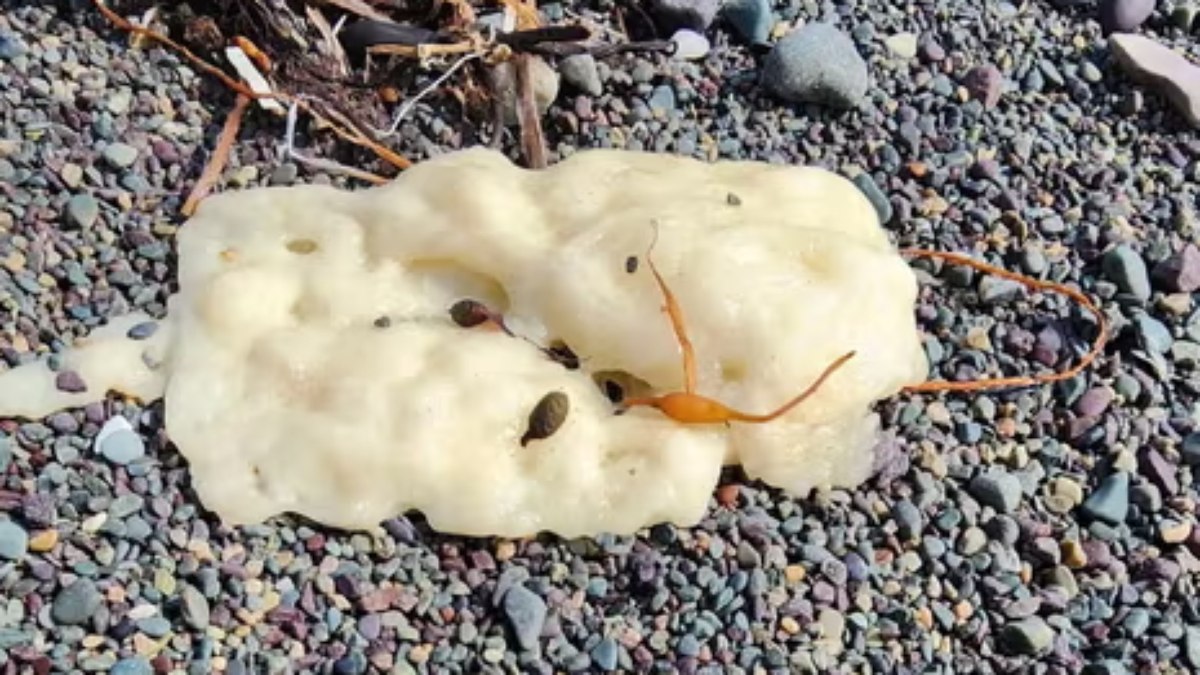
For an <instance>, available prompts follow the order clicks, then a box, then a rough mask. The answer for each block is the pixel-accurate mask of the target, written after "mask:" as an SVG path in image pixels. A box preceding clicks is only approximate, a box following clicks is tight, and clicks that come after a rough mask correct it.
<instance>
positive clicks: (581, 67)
mask: <svg viewBox="0 0 1200 675" xmlns="http://www.w3.org/2000/svg"><path fill="white" fill-rule="evenodd" d="M558 69H559V72H560V73H561V74H562V78H563V80H564V81H565V82H566V83H567V84H569V85H571V86H572V87H575V88H576V89H578V90H579V91H581V92H583V93H585V94H588V95H589V96H599V95H600V94H602V93H604V85H603V84H602V83H601V81H600V71H599V70H598V69H597V68H596V59H595V58H593V57H592V55H591V54H576V55H574V56H568V57H567V58H565V59H563V60H562V61H560V62H559V64H558Z"/></svg>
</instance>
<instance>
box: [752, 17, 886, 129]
mask: <svg viewBox="0 0 1200 675" xmlns="http://www.w3.org/2000/svg"><path fill="white" fill-rule="evenodd" d="M762 82H763V85H764V86H765V87H766V88H767V90H768V91H770V92H771V93H773V94H775V95H776V96H778V97H780V98H782V99H783V100H785V101H789V102H792V103H817V104H822V105H827V106H831V107H834V108H854V107H857V106H858V105H859V104H860V103H862V101H863V100H864V99H865V98H866V95H867V87H868V86H869V83H870V77H869V75H868V73H867V64H866V61H864V60H863V58H862V56H861V55H860V54H859V53H858V50H857V49H856V48H855V46H854V42H853V41H851V40H850V38H849V37H847V36H846V34H845V33H843V32H841V31H840V30H838V29H837V28H835V27H834V26H832V25H830V24H827V23H810V24H805V25H804V26H803V27H801V28H798V29H796V30H793V31H792V32H790V33H788V34H787V35H786V36H784V37H783V39H781V40H780V41H779V42H778V43H777V44H776V45H775V48H774V49H772V50H771V53H770V54H768V55H767V58H766V59H765V61H764V63H763V73H762Z"/></svg>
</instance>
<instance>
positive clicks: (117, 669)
mask: <svg viewBox="0 0 1200 675" xmlns="http://www.w3.org/2000/svg"><path fill="white" fill-rule="evenodd" d="M108 673H109V675H152V673H154V668H153V667H152V666H151V665H150V662H149V661H147V660H146V659H145V658H144V657H141V656H130V657H128V658H124V659H121V660H120V661H117V662H116V663H114V664H113V666H112V670H109V671H108Z"/></svg>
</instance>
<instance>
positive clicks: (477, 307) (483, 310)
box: [450, 300, 491, 328]
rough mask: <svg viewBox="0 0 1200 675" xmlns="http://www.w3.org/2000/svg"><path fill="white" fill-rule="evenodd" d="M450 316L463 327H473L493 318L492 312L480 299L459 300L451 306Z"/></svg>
mask: <svg viewBox="0 0 1200 675" xmlns="http://www.w3.org/2000/svg"><path fill="white" fill-rule="evenodd" d="M450 318H451V319H453V320H454V323H456V324H458V325H460V326H462V327H463V328H472V327H474V326H478V325H479V324H481V323H483V322H485V321H487V320H488V319H490V318H491V312H489V311H488V309H487V307H485V306H484V305H483V303H481V302H479V301H478V300H459V301H458V302H456V303H454V305H453V306H452V307H450Z"/></svg>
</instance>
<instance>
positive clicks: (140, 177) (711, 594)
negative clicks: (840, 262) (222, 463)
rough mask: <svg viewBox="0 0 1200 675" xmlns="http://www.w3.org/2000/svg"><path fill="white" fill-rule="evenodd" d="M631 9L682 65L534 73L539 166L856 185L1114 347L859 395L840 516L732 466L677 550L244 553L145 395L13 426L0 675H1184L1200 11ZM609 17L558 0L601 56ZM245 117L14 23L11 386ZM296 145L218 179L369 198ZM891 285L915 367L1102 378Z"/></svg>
mask: <svg viewBox="0 0 1200 675" xmlns="http://www.w3.org/2000/svg"><path fill="white" fill-rule="evenodd" d="M647 4H649V5H651V6H653V7H655V8H656V10H655V12H656V13H655V17H656V20H657V21H658V22H659V23H660V26H661V27H663V28H664V31H665V33H664V37H668V38H669V37H671V36H672V35H674V36H676V39H677V41H678V42H679V44H680V45H683V46H684V47H686V49H680V50H678V51H676V53H675V54H673V55H672V54H662V53H625V54H617V55H612V56H609V57H606V58H603V59H599V58H593V57H592V56H573V57H570V58H568V59H563V60H560V61H558V62H556V63H555V64H554V67H553V68H551V69H547V71H546V72H545V73H544V74H543V75H542V76H541V77H543V79H544V81H542V82H540V83H536V84H535V88H538V87H541V89H540V91H547V92H550V91H552V92H553V93H554V96H553V100H552V102H550V103H549V104H548V107H547V108H546V110H545V114H544V116H543V121H542V125H543V129H544V131H545V137H546V139H547V142H548V149H549V151H550V154H551V157H552V159H554V158H562V157H566V156H568V155H570V154H571V153H573V152H576V151H579V150H584V149H588V148H624V149H629V150H645V151H653V152H661V153H673V154H680V155H686V156H692V157H696V158H700V159H705V160H708V161H716V160H724V159H751V160H760V161H765V162H771V163H777V164H794V165H812V166H821V167H825V168H827V169H830V170H833V171H837V172H839V173H841V174H843V175H845V176H846V177H848V178H850V179H851V180H853V182H854V183H855V184H856V185H857V186H858V187H859V189H860V190H861V191H862V192H863V193H864V194H865V195H866V197H867V198H868V199H869V200H870V201H871V203H872V204H873V205H874V207H875V210H876V212H877V213H878V215H879V216H880V221H881V223H882V224H883V226H884V228H885V229H886V230H887V231H888V233H889V236H890V237H891V238H892V239H893V241H894V242H895V243H896V244H897V245H898V246H920V247H925V248H934V249H938V250H943V251H956V252H964V251H969V252H975V253H979V254H980V257H982V258H984V259H986V260H988V261H989V262H992V263H995V264H998V265H1001V266H1003V267H1005V268H1007V269H1009V270H1013V271H1016V272H1020V273H1022V274H1026V275H1029V276H1032V277H1034V278H1037V279H1044V280H1051V281H1057V282H1063V283H1068V284H1072V285H1074V286H1076V287H1078V288H1079V289H1081V290H1082V291H1083V292H1085V293H1087V294H1088V295H1089V296H1090V297H1092V298H1095V299H1096V301H1097V302H1098V303H1099V304H1100V305H1101V307H1102V309H1103V311H1104V312H1105V314H1106V315H1107V317H1108V318H1109V320H1110V321H1111V324H1112V325H1111V328H1112V332H1113V339H1112V341H1111V342H1110V344H1109V345H1108V346H1107V348H1106V349H1105V351H1104V354H1103V356H1102V357H1101V358H1100V359H1099V360H1098V361H1097V362H1096V363H1095V365H1094V366H1093V367H1092V368H1090V369H1088V370H1086V371H1085V372H1084V373H1082V374H1081V375H1079V376H1077V377H1075V378H1073V379H1071V380H1068V381H1065V382H1061V383H1058V384H1054V385H1048V386H1040V387H1032V388H1024V389H1016V390H1012V391H992V392H976V393H966V394H947V395H936V396H925V395H923V396H897V397H894V398H892V399H888V400H885V401H883V402H881V403H880V404H879V408H878V409H879V411H880V414H881V416H882V418H883V420H884V437H883V438H882V439H881V442H880V445H879V448H878V449H877V459H876V475H875V476H874V477H873V478H872V479H871V480H870V481H868V482H867V483H866V484H864V485H862V486H859V487H857V488H854V489H839V490H827V491H821V492H818V493H815V494H813V495H809V496H806V497H804V498H797V497H792V496H787V495H783V494H781V493H779V492H778V491H776V490H773V489H770V488H767V487H765V486H763V485H760V484H756V483H754V482H747V481H745V480H738V479H737V478H736V477H734V478H733V479H732V480H733V482H734V483H735V484H736V485H737V487H736V488H735V489H733V490H732V491H730V490H728V489H723V490H722V491H721V492H720V494H717V493H715V494H714V495H713V499H712V503H711V506H710V508H709V510H708V515H707V517H706V518H705V519H704V521H703V522H702V523H700V524H699V525H698V526H696V527H693V528H679V527H674V526H671V525H658V526H655V527H652V528H648V529H647V530H645V531H643V532H641V533H639V534H638V535H637V536H631V537H614V536H597V537H591V538H581V539H576V540H569V541H567V540H562V539H559V538H555V537H549V536H547V537H539V538H537V539H534V540H527V541H511V540H496V539H476V538H463V537H455V536H449V535H445V534H441V533H437V532H434V531H432V530H431V529H430V528H429V527H428V526H427V525H426V524H425V523H423V522H422V520H421V518H420V515H419V514H408V515H400V514H397V516H396V517H395V518H393V519H391V520H388V521H387V522H385V523H383V531H382V532H380V533H378V534H376V535H371V534H368V533H345V532H337V531H330V530H328V529H326V528H323V527H321V526H320V525H318V524H315V523H306V522H304V521H303V519H299V518H279V519H276V520H272V521H270V522H265V523H261V524H257V525H252V526H246V527H237V528H231V527H226V526H224V525H222V524H220V521H219V520H218V519H216V518H215V517H214V516H212V515H211V514H209V513H208V512H206V511H205V510H204V507H203V504H202V503H200V502H199V501H198V500H197V499H196V498H195V495H194V494H193V493H192V492H191V489H190V487H189V476H188V470H187V463H186V461H185V459H184V458H182V457H181V456H180V455H179V453H178V452H177V451H176V450H175V449H174V448H173V447H172V446H171V443H170V439H169V438H168V437H167V436H166V434H165V432H164V430H163V424H162V416H163V409H162V404H161V402H153V403H148V404H147V405H146V406H145V407H137V406H134V405H133V404H130V403H123V402H120V401H115V400H98V401H96V402H95V403H93V404H90V405H88V406H86V407H84V408H81V409H72V410H68V411H63V412H59V413H56V414H54V415H52V416H50V417H48V418H47V419H44V420H36V421H27V420H12V419H4V418H0V675H8V674H16V673H26V672H31V673H39V674H46V673H68V672H85V673H115V674H120V675H141V674H149V673H188V674H197V675H199V674H201V673H217V672H220V673H230V674H240V673H271V674H275V673H337V674H359V673H546V674H550V673H606V672H628V673H680V674H682V675H691V674H697V673H704V674H717V673H733V674H737V673H746V674H751V673H753V674H760V673H769V674H771V675H774V674H777V673H778V674H784V673H836V674H839V675H840V674H847V675H848V674H850V673H876V674H881V673H912V674H917V673H938V674H952V673H972V672H974V673H1005V674H1007V673H1036V674H1042V673H1046V674H1050V673H1054V674H1067V673H1070V674H1076V673H1084V674H1088V675H1123V674H1134V673H1137V674H1152V673H1153V674H1160V673H1161V674H1163V675H1168V674H1175V673H1179V674H1181V673H1188V672H1198V671H1200V594H1198V593H1197V580H1198V579H1200V559H1198V557H1197V556H1200V528H1198V527H1197V526H1196V525H1197V518H1198V517H1200V510H1198V507H1197V503H1198V500H1200V481H1198V477H1200V407H1198V405H1197V404H1198V399H1200V306H1197V304H1196V302H1195V292H1196V291H1197V290H1200V248H1197V237H1198V235H1200V221H1198V220H1197V211H1198V210H1200V133H1198V131H1197V130H1198V129H1200V5H1195V6H1193V5H1190V4H1188V3H1187V2H1185V0H1175V1H1174V2H1173V3H1172V2H1160V3H1157V5H1155V3H1153V2H1145V1H1140V0H1139V1H1133V0H1127V1H1121V2H1109V1H1102V2H1099V3H1096V2H1086V1H1078V0H1057V1H1036V2H1035V1H1027V2H1004V1H993V0H989V1H988V2H967V1H964V0H953V1H951V2H932V1H924V0H922V1H917V0H913V1H912V2H900V1H898V0H888V1H880V2H867V1H866V0H845V1H843V2H838V3H834V2H825V3H820V2H816V1H815V0H726V1H725V2H721V1H720V0H697V1H694V2H684V1H682V0H660V1H659V2H654V3H647ZM614 6H615V5H614V4H613V3H611V2H608V1H607V0H597V1H594V2H592V1H589V2H574V1H570V2H563V3H542V4H540V7H539V8H540V11H541V13H542V16H543V17H544V18H545V19H546V20H547V21H548V22H560V21H564V20H569V19H572V18H579V17H583V18H585V19H586V20H587V21H589V22H590V24H592V25H597V26H604V27H605V28H606V29H607V30H611V31H618V30H619V26H618V25H617V23H616V22H615V21H614V17H615V15H616V14H615V10H614ZM680 31H682V32H680ZM1112 34H1119V35H1121V36H1133V37H1137V38H1144V39H1145V40H1146V42H1143V41H1135V40H1126V41H1122V40H1123V39H1124V38H1123V37H1119V38H1118V39H1117V40H1116V41H1114V40H1113V39H1111V35H1112ZM1148 44H1149V45H1150V46H1148ZM1156 48H1161V49H1165V50H1170V51H1173V52H1174V53H1176V54H1179V55H1182V56H1184V57H1186V59H1188V60H1190V61H1191V63H1193V64H1197V65H1192V66H1190V68H1192V70H1188V69H1187V67H1185V66H1186V64H1184V65H1181V64H1178V63H1174V62H1171V63H1170V64H1169V65H1170V66H1171V67H1164V66H1163V65H1162V63H1164V58H1163V54H1162V53H1161V52H1160V51H1156ZM1147 72H1149V73H1150V75H1149V76H1147V75H1146V73H1147ZM1139 73H1140V76H1139ZM434 76H436V73H433V74H432V75H430V76H429V78H428V79H426V80H424V81H426V82H427V81H429V79H432V77H434ZM231 105H232V96H231V95H230V94H229V92H228V91H225V90H224V89H222V87H221V85H220V83H218V82H215V81H213V80H212V78H210V77H208V76H207V75H205V74H204V73H201V72H199V71H197V70H196V69H195V68H193V67H192V66H191V65H189V64H187V63H186V61H184V60H182V59H181V58H180V57H179V55H177V54H174V53H172V52H171V51H169V50H167V49H164V48H162V47H160V46H157V45H146V46H143V47H140V48H135V47H133V46H131V45H130V41H129V38H128V36H127V35H125V34H123V33H121V32H120V31H117V30H115V29H114V28H113V27H112V26H111V25H110V24H108V23H107V22H106V21H105V20H104V18H103V17H102V16H100V15H99V13H98V12H96V11H95V8H94V7H93V6H92V4H91V3H90V2H82V1H74V2H73V1H63V2H56V3H30V2H17V1H15V0H0V308H2V309H3V312H2V313H0V358H2V359H3V361H4V363H3V365H0V369H7V368H11V367H15V366H17V365H19V364H22V363H26V362H29V361H31V360H33V359H34V358H37V357H38V356H39V355H40V354H44V353H47V352H57V351H61V350H63V349H65V348H66V347H67V346H69V345H70V344H71V343H72V342H73V341H74V340H75V339H77V338H79V337H81V336H84V335H86V334H87V333H88V332H89V331H91V330H93V329H95V328H96V327H98V326H100V325H103V324H104V323H105V321H106V320H107V319H108V318H110V317H116V316H119V315H122V314H126V313H128V312H130V311H134V310H136V311H142V312H146V313H148V314H150V315H152V316H162V315H163V314H164V313H165V303H166V299H167V298H168V297H169V295H170V294H171V293H172V292H173V290H174V283H175V279H174V274H175V264H176V260H175V251H174V248H173V236H174V234H175V232H177V231H178V229H179V228H180V227H181V226H184V219H183V218H182V217H181V216H180V215H179V210H180V206H181V205H182V204H183V202H184V200H185V199H186V197H187V194H188V192H189V190H190V189H191V186H192V185H193V184H194V183H195V181H196V179H197V177H198V176H199V174H200V171H201V169H202V168H203V166H204V164H205V162H206V161H207V159H208V157H209V155H210V152H211V148H212V146H213V144H214V142H215V139H216V136H217V135H218V133H219V132H220V129H221V125H222V123H223V121H224V119H225V116H226V115H227V114H228V111H229V109H230V107H231ZM484 131H486V130H482V131H481V130H479V129H476V128H475V127H474V126H472V125H470V124H467V123H466V122H464V121H463V120H462V118H461V116H460V115H459V114H458V113H457V112H456V109H455V107H454V103H453V100H452V99H451V98H450V97H438V96H436V95H435V96H431V97H430V98H428V99H426V101H425V102H423V103H422V104H421V105H419V106H416V107H415V109H414V111H413V113H412V114H411V115H410V116H409V117H408V118H407V120H406V121H405V122H404V123H403V125H402V126H401V127H400V131H399V134H398V136H397V138H396V139H395V149H396V150H397V151H398V152H400V153H402V154H403V155H404V156H406V157H408V158H410V159H412V160H413V161H414V162H419V161H420V160H422V159H425V158H429V157H433V156H436V155H437V154H439V153H443V152H448V151H452V150H455V149H459V148H465V147H469V146H472V145H477V144H484V143H487V142H489V139H488V137H487V136H486V134H485V133H484ZM513 133H514V135H515V132H513ZM282 139H283V125H282V122H280V121H279V120H278V119H277V118H273V117H270V116H267V115H261V114H251V115H249V116H248V117H247V119H246V122H245V123H244V125H243V129H242V132H241V134H240V136H239V139H238V142H237V143H236V145H235V146H234V149H233V152H232V155H231V157H230V161H229V164H228V166H227V167H226V168H225V170H224V172H223V174H222V178H221V180H220V182H219V184H218V188H219V190H222V191H224V190H237V189H244V188H252V187H256V186H265V185H287V184H293V183H329V184H333V185H339V186H346V187H347V188H358V187H361V184H360V183H356V182H355V181H354V180H353V179H351V178H347V177H346V176H341V175H335V174H332V173H324V172H321V171H316V170H313V169H311V168H310V167H307V166H302V165H297V164H296V163H294V162H292V161H290V160H289V159H288V158H287V157H286V156H283V155H282V153H281V151H280V146H281V144H282ZM300 142H302V143H303V144H304V149H305V152H309V153H311V154H322V153H326V152H333V151H332V150H331V148H332V144H326V141H325V140H319V139H317V137H316V136H314V137H312V138H309V137H308V136H307V135H305V134H302V139H301V141H300ZM503 147H504V148H505V150H506V152H511V154H512V156H513V157H514V159H515V158H516V157H517V156H518V155H519V150H518V149H517V146H516V145H515V142H514V141H513V140H512V138H509V139H508V140H507V141H506V142H505V144H504V146H503ZM356 157H357V158H358V159H359V160H362V157H360V156H359V155H355V154H343V155H340V156H339V159H340V160H341V161H344V162H346V163H351V164H353V162H354V159H355V158H356ZM913 265H914V268H915V269H916V270H917V273H918V278H919V279H920V281H921V284H922V285H921V288H922V290H921V295H920V297H919V300H918V304H917V306H916V307H914V311H915V312H916V316H917V318H918V321H919V325H920V327H921V328H922V330H923V331H924V332H925V350H926V354H927V355H928V357H929V360H930V364H931V378H938V379H954V380H962V379H971V378H976V377H981V376H983V375H984V374H986V373H989V372H992V371H993V370H995V369H996V368H999V369H1001V370H1003V371H1004V372H1006V373H1012V374H1021V373H1032V372H1041V371H1044V370H1045V369H1050V368H1058V369H1061V368H1063V367H1064V365H1066V364H1069V363H1070V362H1071V361H1072V360H1073V359H1076V358H1078V357H1079V356H1080V355H1081V354H1082V353H1083V352H1084V351H1086V348H1087V346H1088V342H1089V340H1090V338H1091V334H1090V332H1089V331H1088V327H1089V326H1090V324H1089V319H1088V317H1087V315H1086V313H1083V312H1079V311H1077V310H1076V309H1074V308H1072V307H1071V306H1070V304H1069V303H1067V302H1066V301H1063V300H1061V299H1060V298H1057V297H1054V296H1050V295H1039V296H1031V295H1030V294H1028V293H1026V292H1025V291H1024V290H1023V289H1022V287H1021V286H1019V285H1018V284H1015V283H1013V282H1010V281H1005V280H1002V279H999V278H995V277H987V276H983V275H980V274H978V273H974V272H971V271H970V270H968V269H965V268H958V267H954V266H943V265H941V264H933V263H929V262H927V261H919V262H914V263H913ZM137 330H140V331H143V332H146V333H148V332H149V331H152V330H153V324H147V325H146V326H142V327H138V328H137ZM58 386H59V387H60V388H64V389H66V390H69V388H71V387H78V386H80V384H79V383H78V382H73V381H72V380H71V377H70V376H69V374H64V375H63V376H61V377H60V381H59V382H58ZM113 418H122V419H123V420H125V421H127V423H128V424H127V425H121V424H119V423H117V424H114V423H112V422H111V420H112V419H113Z"/></svg>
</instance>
